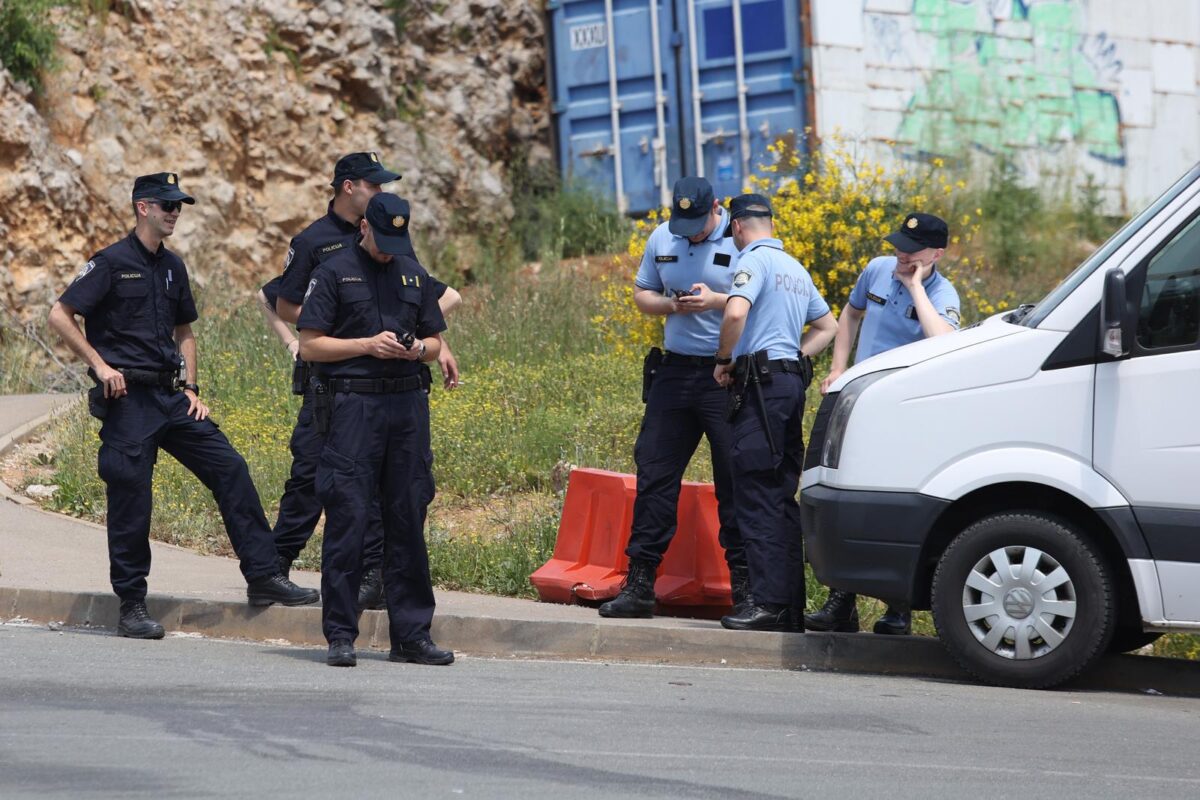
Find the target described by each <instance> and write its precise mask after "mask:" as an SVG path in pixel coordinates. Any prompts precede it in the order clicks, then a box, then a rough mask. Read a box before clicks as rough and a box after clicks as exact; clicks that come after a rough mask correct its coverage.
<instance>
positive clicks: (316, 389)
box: [308, 376, 333, 436]
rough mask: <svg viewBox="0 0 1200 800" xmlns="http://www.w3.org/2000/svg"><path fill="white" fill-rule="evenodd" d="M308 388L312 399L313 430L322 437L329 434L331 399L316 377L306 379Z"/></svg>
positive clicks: (331, 413)
mask: <svg viewBox="0 0 1200 800" xmlns="http://www.w3.org/2000/svg"><path fill="white" fill-rule="evenodd" d="M308 386H309V390H310V391H311V392H312V398H313V400H312V403H313V428H314V429H315V430H316V432H317V433H318V434H320V435H321V436H324V435H325V434H327V433H329V421H330V418H331V417H332V416H333V397H332V395H330V394H329V389H328V387H326V386H325V383H324V382H323V381H322V380H321V379H320V378H318V377H316V376H313V377H311V378H309V379H308Z"/></svg>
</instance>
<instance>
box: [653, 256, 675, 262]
mask: <svg viewBox="0 0 1200 800" xmlns="http://www.w3.org/2000/svg"><path fill="white" fill-rule="evenodd" d="M678 260H679V256H655V257H654V263H655V264H671V263H673V262H675V261H678Z"/></svg>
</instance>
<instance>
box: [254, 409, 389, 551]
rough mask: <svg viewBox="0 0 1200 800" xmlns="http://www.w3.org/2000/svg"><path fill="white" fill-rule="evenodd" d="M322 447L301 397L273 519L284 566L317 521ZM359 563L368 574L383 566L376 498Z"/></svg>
mask: <svg viewBox="0 0 1200 800" xmlns="http://www.w3.org/2000/svg"><path fill="white" fill-rule="evenodd" d="M324 444H325V437H323V436H321V434H319V433H317V429H316V426H315V425H314V424H313V411H312V395H310V394H305V395H304V402H303V404H302V405H301V406H300V413H299V414H297V415H296V427H295V428H294V429H293V430H292V439H291V442H290V443H289V447H290V448H291V451H292V471H291V474H290V475H289V476H288V479H287V482H286V483H285V484H284V485H283V496H282V497H281V498H279V515H278V517H276V519H275V550H276V552H278V553H279V555H280V556H281V557H282V558H285V559H287V561H288V562H292V561H295V560H296V557H297V556H299V555H300V551H301V550H303V549H304V546H305V545H306V544H308V540H309V539H311V538H312V535H313V531H314V530H315V529H316V527H317V521H318V520H319V519H320V518H321V508H322V506H321V501H320V499H318V498H317V491H316V481H317V463H318V462H319V461H320V458H321V448H322V447H323V446H324ZM363 561H364V565H363V568H364V569H368V570H369V569H374V568H375V567H378V566H380V565H381V564H382V563H383V515H382V512H381V511H380V508H379V498H377V497H376V498H373V499H372V500H371V513H370V515H369V516H368V517H367V530H366V536H365V538H364V540H363Z"/></svg>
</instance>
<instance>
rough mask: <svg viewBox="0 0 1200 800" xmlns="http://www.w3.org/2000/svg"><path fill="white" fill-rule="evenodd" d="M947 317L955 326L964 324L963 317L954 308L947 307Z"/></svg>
mask: <svg viewBox="0 0 1200 800" xmlns="http://www.w3.org/2000/svg"><path fill="white" fill-rule="evenodd" d="M946 316H947V317H949V318H950V320H951V321H952V322H953V323H954V324H955V325H959V324H961V323H962V315H960V314H959V313H958V309H957V308H955V307H954V306H946Z"/></svg>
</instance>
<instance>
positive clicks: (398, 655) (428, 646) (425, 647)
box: [388, 639, 454, 667]
mask: <svg viewBox="0 0 1200 800" xmlns="http://www.w3.org/2000/svg"><path fill="white" fill-rule="evenodd" d="M388 661H408V662H410V663H413V664H430V665H433V666H439V667H444V666H445V665H447V664H453V663H454V651H453V650H443V649H442V648H440V647H438V646H437V645H436V644H434V643H433V640H432V639H414V640H413V641H411V642H400V643H399V644H395V645H393V646H392V652H390V653H388Z"/></svg>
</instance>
